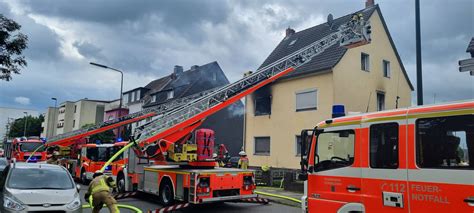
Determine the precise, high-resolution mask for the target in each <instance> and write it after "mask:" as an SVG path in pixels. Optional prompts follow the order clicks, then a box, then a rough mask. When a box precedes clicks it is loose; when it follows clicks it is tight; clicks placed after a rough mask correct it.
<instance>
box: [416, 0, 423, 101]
mask: <svg viewBox="0 0 474 213" xmlns="http://www.w3.org/2000/svg"><path fill="white" fill-rule="evenodd" d="M415 22H416V23H415V25H416V97H417V104H418V105H419V106H420V105H423V76H422V71H421V32H420V0H415Z"/></svg>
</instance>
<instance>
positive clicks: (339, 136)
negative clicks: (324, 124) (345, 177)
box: [314, 130, 355, 171]
mask: <svg viewBox="0 0 474 213" xmlns="http://www.w3.org/2000/svg"><path fill="white" fill-rule="evenodd" d="M354 139H355V133H354V131H353V130H340V131H332V132H323V133H319V134H318V136H317V141H316V145H317V146H316V153H315V162H316V164H315V165H314V167H315V171H323V170H330V169H336V168H341V167H346V166H350V165H352V163H353V162H354V141H355V140H354Z"/></svg>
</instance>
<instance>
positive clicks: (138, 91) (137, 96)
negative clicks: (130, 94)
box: [135, 90, 140, 101]
mask: <svg viewBox="0 0 474 213" xmlns="http://www.w3.org/2000/svg"><path fill="white" fill-rule="evenodd" d="M135 98H136V99H137V101H138V100H140V90H137V95H136V97H135Z"/></svg>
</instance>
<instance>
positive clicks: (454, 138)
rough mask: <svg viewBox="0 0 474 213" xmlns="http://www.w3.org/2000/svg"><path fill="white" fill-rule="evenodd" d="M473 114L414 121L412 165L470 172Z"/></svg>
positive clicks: (473, 155)
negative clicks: (413, 157)
mask: <svg viewBox="0 0 474 213" xmlns="http://www.w3.org/2000/svg"><path fill="white" fill-rule="evenodd" d="M473 127H474V115H460V116H451V117H438V118H425V119H418V120H417V121H416V163H417V165H418V167H420V168H440V169H470V170H474V164H473V163H472V162H471V161H472V159H474V128H473Z"/></svg>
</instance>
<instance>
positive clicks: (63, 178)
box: [7, 168, 74, 189]
mask: <svg viewBox="0 0 474 213" xmlns="http://www.w3.org/2000/svg"><path fill="white" fill-rule="evenodd" d="M7 186H8V187H9V188H12V189H72V188H74V183H73V182H72V180H71V178H70V177H69V174H68V173H67V171H65V170H63V169H61V168H14V169H12V170H11V174H10V177H9V178H8V185H7Z"/></svg>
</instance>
